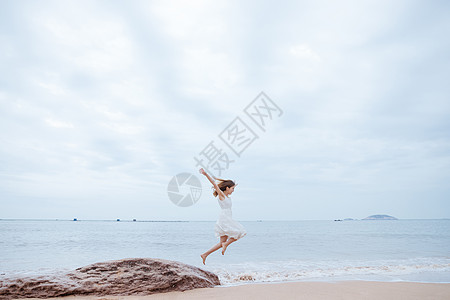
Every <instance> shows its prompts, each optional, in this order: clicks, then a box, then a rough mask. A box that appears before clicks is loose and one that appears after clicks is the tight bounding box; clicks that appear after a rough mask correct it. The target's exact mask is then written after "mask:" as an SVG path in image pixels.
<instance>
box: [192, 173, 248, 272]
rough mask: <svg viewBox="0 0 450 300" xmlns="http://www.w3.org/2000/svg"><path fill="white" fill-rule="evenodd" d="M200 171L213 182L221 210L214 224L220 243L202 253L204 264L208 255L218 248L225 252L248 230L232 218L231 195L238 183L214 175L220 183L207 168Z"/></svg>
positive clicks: (215, 195)
mask: <svg viewBox="0 0 450 300" xmlns="http://www.w3.org/2000/svg"><path fill="white" fill-rule="evenodd" d="M199 172H200V173H201V174H203V175H205V176H206V178H208V180H209V181H210V182H211V183H212V185H213V186H214V187H212V188H213V189H215V191H214V193H213V195H214V197H217V196H218V198H217V201H218V202H219V205H220V208H221V211H220V216H219V219H218V220H217V222H216V224H215V225H214V234H215V236H216V237H217V238H219V237H220V241H219V243H218V244H216V245H214V246H213V247H212V248H211V249H209V250H208V251H206V252H205V253H203V254H202V255H200V256H201V257H202V259H203V264H205V261H206V258H207V257H208V255H210V254H211V253H213V252H214V251H216V250H219V249H220V248H222V255H224V254H225V250H227V247H228V246H229V245H230V244H231V243H233V242H236V241H237V240H238V239H240V238H242V237H244V236H245V235H246V234H247V232H246V231H245V228H244V226H242V225H241V224H240V223H238V222H236V221H235V220H233V218H232V212H231V198H230V197H229V196H230V195H231V194H232V193H233V192H234V188H235V186H236V184H234V182H233V181H232V180H224V179H220V178H216V177H214V179H215V180H218V181H219V184H217V183H216V181H215V180H213V179H212V178H211V176H209V175H208V174H207V173H206V172H205V170H203V168H202V169H200V170H199Z"/></svg>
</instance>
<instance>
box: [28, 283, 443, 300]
mask: <svg viewBox="0 0 450 300" xmlns="http://www.w3.org/2000/svg"><path fill="white" fill-rule="evenodd" d="M30 299H31V298H28V300H30ZM32 299H35V298H32ZM51 299H64V300H75V299H78V300H94V299H95V300H100V299H103V300H109V299H111V300H113V299H114V300H119V299H121V300H144V299H146V300H163V299H166V300H172V299H179V300H190V299H200V300H201V299H271V300H272V299H308V300H323V299H358V300H359V299H364V300H372V299H373V300H380V299H384V300H385V299H395V300H401V299H405V300H406V299H407V300H414V299H417V300H419V299H420V300H425V299H430V300H439V299H450V283H415V282H378V281H340V282H285V283H261V284H246V285H240V286H232V287H219V286H218V287H214V288H201V289H195V290H189V291H185V292H169V293H162V294H155V295H150V296H103V297H92V296H90V297H85V296H83V297H82V296H68V297H59V298H51Z"/></svg>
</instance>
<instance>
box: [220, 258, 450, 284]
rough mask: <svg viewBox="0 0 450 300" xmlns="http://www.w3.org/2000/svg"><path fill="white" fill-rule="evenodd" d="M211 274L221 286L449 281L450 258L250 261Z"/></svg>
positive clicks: (228, 266)
mask: <svg viewBox="0 0 450 300" xmlns="http://www.w3.org/2000/svg"><path fill="white" fill-rule="evenodd" d="M212 272H214V273H215V274H217V275H218V276H219V279H220V281H221V283H222V284H223V285H225V286H229V285H236V284H243V283H250V282H254V283H258V282H285V281H309V280H314V281H315V280H319V281H320V280H382V281H402V280H407V281H421V282H449V281H450V259H448V258H446V259H437V260H434V261H430V259H414V260H400V261H399V260H392V261H372V262H361V261H360V262H356V261H353V262H349V261H347V262H336V261H325V262H318V263H317V262H316V263H309V262H304V261H298V260H291V261H277V262H263V263H261V262H254V263H243V264H231V265H227V266H216V267H215V268H213V269H212Z"/></svg>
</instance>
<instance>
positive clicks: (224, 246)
mask: <svg viewBox="0 0 450 300" xmlns="http://www.w3.org/2000/svg"><path fill="white" fill-rule="evenodd" d="M236 241H237V239H235V238H229V239H228V240H227V241H226V242H224V243H222V255H224V254H225V250H227V247H228V246H229V245H230V244H231V243H233V242H236Z"/></svg>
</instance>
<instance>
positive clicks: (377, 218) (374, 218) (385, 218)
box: [363, 215, 398, 220]
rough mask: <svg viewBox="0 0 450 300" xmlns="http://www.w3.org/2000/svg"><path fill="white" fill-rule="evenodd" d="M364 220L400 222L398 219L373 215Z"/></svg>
mask: <svg viewBox="0 0 450 300" xmlns="http://www.w3.org/2000/svg"><path fill="white" fill-rule="evenodd" d="M363 220H398V219H397V218H395V217H392V216H388V215H373V216H369V217H367V218H364V219H363Z"/></svg>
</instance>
